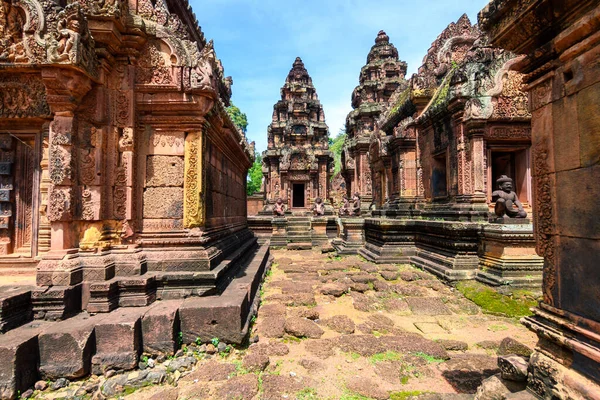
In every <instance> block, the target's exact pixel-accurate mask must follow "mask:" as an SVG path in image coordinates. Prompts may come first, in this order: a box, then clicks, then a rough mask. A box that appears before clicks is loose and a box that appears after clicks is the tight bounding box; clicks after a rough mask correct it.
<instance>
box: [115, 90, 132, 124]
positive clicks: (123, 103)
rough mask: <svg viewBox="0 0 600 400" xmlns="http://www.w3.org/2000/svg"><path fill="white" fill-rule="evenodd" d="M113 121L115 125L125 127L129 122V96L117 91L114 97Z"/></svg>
mask: <svg viewBox="0 0 600 400" xmlns="http://www.w3.org/2000/svg"><path fill="white" fill-rule="evenodd" d="M115 119H116V121H117V125H119V126H125V125H127V123H128V121H129V95H128V93H127V92H125V91H123V90H119V91H117V93H116V96H115Z"/></svg>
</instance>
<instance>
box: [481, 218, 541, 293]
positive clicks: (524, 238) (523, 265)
mask: <svg viewBox="0 0 600 400" xmlns="http://www.w3.org/2000/svg"><path fill="white" fill-rule="evenodd" d="M501 222H502V223H499V224H498V223H494V224H487V225H484V226H483V234H482V239H481V242H480V245H479V255H480V262H479V270H478V271H477V277H476V278H477V280H478V281H480V282H482V283H485V284H488V285H492V286H501V285H510V286H512V287H524V288H540V287H541V286H542V269H543V267H544V259H543V258H542V257H539V256H538V255H537V254H536V252H535V239H534V237H533V227H532V225H531V221H530V220H527V219H525V218H521V219H517V218H505V219H501Z"/></svg>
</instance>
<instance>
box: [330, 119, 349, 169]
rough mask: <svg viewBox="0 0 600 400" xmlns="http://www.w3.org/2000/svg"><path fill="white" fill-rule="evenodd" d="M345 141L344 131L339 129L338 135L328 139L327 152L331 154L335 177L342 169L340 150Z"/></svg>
mask: <svg viewBox="0 0 600 400" xmlns="http://www.w3.org/2000/svg"><path fill="white" fill-rule="evenodd" d="M345 141H346V130H345V129H344V128H341V129H340V131H339V132H338V135H337V136H336V137H335V138H333V139H331V138H329V150H331V152H332V153H333V165H334V170H333V175H334V176H335V175H336V174H337V173H338V172H340V170H341V169H342V150H343V149H344V142H345Z"/></svg>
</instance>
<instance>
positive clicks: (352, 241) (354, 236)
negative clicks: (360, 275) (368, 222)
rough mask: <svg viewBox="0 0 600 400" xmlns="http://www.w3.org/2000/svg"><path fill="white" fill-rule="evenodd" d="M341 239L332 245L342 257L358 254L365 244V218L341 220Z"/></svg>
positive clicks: (339, 220)
mask: <svg viewBox="0 0 600 400" xmlns="http://www.w3.org/2000/svg"><path fill="white" fill-rule="evenodd" d="M338 224H339V225H340V238H337V239H334V240H333V242H332V244H333V247H334V249H335V251H336V252H337V253H338V254H341V255H351V254H358V252H359V251H360V249H361V248H362V247H363V246H364V244H365V233H364V228H365V220H364V218H339V219H338Z"/></svg>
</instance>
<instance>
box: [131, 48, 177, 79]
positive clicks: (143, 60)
mask: <svg viewBox="0 0 600 400" xmlns="http://www.w3.org/2000/svg"><path fill="white" fill-rule="evenodd" d="M135 79H136V83H138V84H142V85H169V84H172V83H173V77H172V75H171V68H170V62H169V61H167V55H165V54H163V52H162V51H161V46H160V42H159V41H148V43H146V45H145V46H144V48H143V49H142V55H141V56H140V61H139V67H138V73H137V74H136V78H135Z"/></svg>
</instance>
